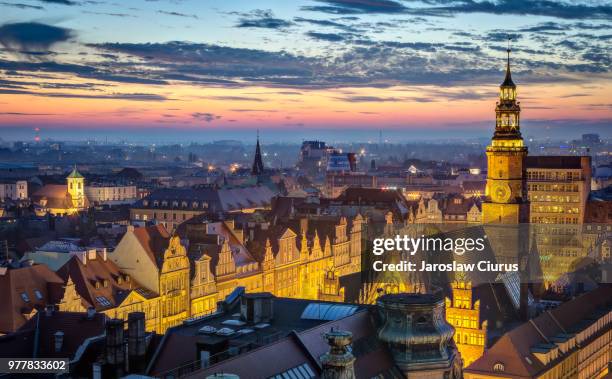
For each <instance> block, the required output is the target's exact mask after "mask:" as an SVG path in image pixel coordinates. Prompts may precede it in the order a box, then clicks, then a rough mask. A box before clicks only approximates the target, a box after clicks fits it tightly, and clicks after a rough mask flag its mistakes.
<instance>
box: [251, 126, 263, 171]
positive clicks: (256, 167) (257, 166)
mask: <svg viewBox="0 0 612 379" xmlns="http://www.w3.org/2000/svg"><path fill="white" fill-rule="evenodd" d="M263 172H264V166H263V160H262V159H261V147H260V146H259V129H257V145H256V146H255V158H254V159H253V168H252V170H251V175H255V176H259V175H261V174H263Z"/></svg>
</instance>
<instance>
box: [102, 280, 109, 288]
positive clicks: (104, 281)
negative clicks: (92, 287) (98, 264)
mask: <svg viewBox="0 0 612 379" xmlns="http://www.w3.org/2000/svg"><path fill="white" fill-rule="evenodd" d="M102 283H103V284H104V288H107V287H108V279H104V280H103V281H102Z"/></svg>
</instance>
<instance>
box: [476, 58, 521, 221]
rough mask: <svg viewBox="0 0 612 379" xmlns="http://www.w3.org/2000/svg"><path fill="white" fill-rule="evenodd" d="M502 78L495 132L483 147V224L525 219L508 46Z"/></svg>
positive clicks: (517, 110)
mask: <svg viewBox="0 0 612 379" xmlns="http://www.w3.org/2000/svg"><path fill="white" fill-rule="evenodd" d="M507 52H508V61H507V64H506V77H505V79H504V82H503V83H502V84H501V86H500V93H499V101H498V102H497V105H496V106H495V133H494V134H493V139H492V140H491V144H490V145H489V146H487V167H488V170H487V185H486V190H485V196H486V200H485V202H484V203H483V206H482V213H483V215H482V216H483V223H500V224H519V223H522V222H527V221H528V210H529V208H528V205H527V200H526V199H527V196H526V188H525V169H524V165H523V160H524V157H525V156H526V155H527V147H526V146H525V145H524V143H523V137H522V136H521V130H520V113H521V107H520V105H519V103H518V102H517V101H516V85H515V84H514V82H513V81H512V75H511V73H510V48H508V50H507Z"/></svg>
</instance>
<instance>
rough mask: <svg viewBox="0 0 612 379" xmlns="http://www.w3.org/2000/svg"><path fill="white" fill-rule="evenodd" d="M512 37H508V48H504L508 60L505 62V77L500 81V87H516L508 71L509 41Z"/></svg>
mask: <svg viewBox="0 0 612 379" xmlns="http://www.w3.org/2000/svg"><path fill="white" fill-rule="evenodd" d="M511 40H512V39H511V38H508V49H506V52H507V53H508V62H507V63H506V78H505V79H504V82H503V83H502V85H501V86H502V87H516V85H515V84H514V82H513V81H512V74H511V73H510V51H511V50H510V41H511Z"/></svg>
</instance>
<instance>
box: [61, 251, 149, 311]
mask: <svg viewBox="0 0 612 379" xmlns="http://www.w3.org/2000/svg"><path fill="white" fill-rule="evenodd" d="M57 273H58V275H59V276H60V277H62V279H64V280H65V281H67V280H68V277H70V278H71V279H72V281H73V282H74V285H75V286H76V291H77V293H78V294H79V295H80V296H81V298H82V299H83V300H84V301H85V302H86V303H85V304H83V305H84V307H87V306H93V307H94V308H96V310H104V309H108V308H113V307H115V306H117V305H119V304H120V303H121V301H122V300H123V299H125V297H126V296H127V294H128V293H129V292H130V290H132V289H135V288H139V287H140V285H139V284H138V283H136V282H135V281H134V279H132V278H129V277H128V276H127V275H126V274H124V273H122V272H121V271H120V270H119V267H118V266H117V265H116V264H115V263H114V262H113V261H111V260H110V259H106V260H105V259H103V257H102V256H101V255H100V254H98V255H97V257H96V259H89V258H88V259H87V262H86V263H85V264H83V262H82V261H81V259H79V258H78V257H77V256H73V257H72V258H70V260H69V261H68V262H66V263H65V264H64V265H63V266H62V267H60V269H59V270H57Z"/></svg>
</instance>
